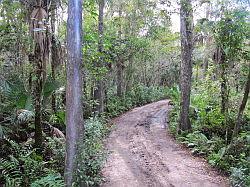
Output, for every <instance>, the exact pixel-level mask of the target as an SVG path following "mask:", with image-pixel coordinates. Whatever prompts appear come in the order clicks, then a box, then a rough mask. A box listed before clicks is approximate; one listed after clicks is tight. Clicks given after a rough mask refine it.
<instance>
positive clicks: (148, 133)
mask: <svg viewBox="0 0 250 187" xmlns="http://www.w3.org/2000/svg"><path fill="white" fill-rule="evenodd" d="M168 102H169V101H168V100H164V101H159V102H156V103H152V104H149V105H146V106H143V107H139V108H135V109H133V110H132V111H130V112H127V113H125V114H124V115H122V116H121V117H118V118H116V119H114V121H113V122H114V123H115V124H116V126H115V128H114V130H113V131H112V133H111V134H110V136H109V138H108V139H107V148H108V149H109V150H110V152H111V154H110V155H109V158H108V160H107V163H106V165H105V167H104V168H103V171H102V173H103V176H104V178H105V182H104V183H103V184H102V185H101V186H102V187H173V186H175V187H188V186H190V187H217V186H218V187H224V186H225V187H226V186H229V185H228V182H227V180H226V179H224V178H223V177H221V176H220V175H218V173H217V172H216V171H214V170H213V169H212V168H210V167H209V166H208V165H207V164H206V163H205V162H204V160H202V159H200V158H195V157H193V156H192V155H191V154H190V153H189V152H188V151H187V150H183V149H182V148H181V146H179V145H178V144H176V143H175V141H174V140H173V139H172V138H171V136H170V135H169V133H167V128H166V126H167V121H168V120H167V114H168V111H169V110H170V107H169V105H168Z"/></svg>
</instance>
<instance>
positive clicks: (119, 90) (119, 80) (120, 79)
mask: <svg viewBox="0 0 250 187" xmlns="http://www.w3.org/2000/svg"><path fill="white" fill-rule="evenodd" d="M122 66H123V65H122V61H121V60H120V59H119V60H118V62H117V64H116V67H117V96H118V97H122V95H123V91H122V85H123V67H122Z"/></svg>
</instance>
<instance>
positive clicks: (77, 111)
mask: <svg viewBox="0 0 250 187" xmlns="http://www.w3.org/2000/svg"><path fill="white" fill-rule="evenodd" d="M82 5H83V1H82V0H69V4H68V25H67V51H68V62H67V88H66V124H67V127H66V159H65V186H67V187H72V184H73V178H74V174H75V173H76V168H77V164H76V161H77V151H78V145H79V143H83V142H80V141H82V139H83V132H84V124H83V109H82V106H83V105H82V99H81V98H82V95H83V92H82V86H83V80H82Z"/></svg>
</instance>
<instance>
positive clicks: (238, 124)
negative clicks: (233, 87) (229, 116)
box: [233, 66, 250, 137]
mask: <svg viewBox="0 0 250 187" xmlns="http://www.w3.org/2000/svg"><path fill="white" fill-rule="evenodd" d="M249 90H250V66H249V70H248V77H247V83H246V87H245V91H244V96H243V99H242V102H241V105H240V108H239V112H238V117H237V121H236V124H235V126H234V131H233V137H236V136H237V135H238V133H239V131H240V129H241V120H242V116H243V113H244V110H245V108H246V104H247V101H248V98H249Z"/></svg>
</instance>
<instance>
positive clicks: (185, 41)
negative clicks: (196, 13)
mask: <svg viewBox="0 0 250 187" xmlns="http://www.w3.org/2000/svg"><path fill="white" fill-rule="evenodd" d="M180 23H181V28H180V33H181V59H182V64H181V83H180V87H181V103H180V106H181V111H180V124H179V130H181V131H186V130H190V129H191V124H190V119H189V105H190V93H191V78H192V53H193V11H192V4H191V0H181V9H180Z"/></svg>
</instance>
